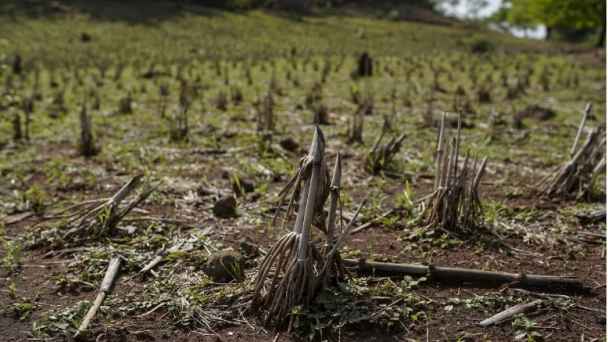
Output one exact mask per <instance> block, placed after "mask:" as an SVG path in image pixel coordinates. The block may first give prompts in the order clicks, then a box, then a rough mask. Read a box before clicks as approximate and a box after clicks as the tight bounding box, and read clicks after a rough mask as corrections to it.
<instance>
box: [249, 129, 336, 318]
mask: <svg viewBox="0 0 608 342" xmlns="http://www.w3.org/2000/svg"><path fill="white" fill-rule="evenodd" d="M324 154H325V140H324V138H323V133H322V132H321V130H320V129H319V128H318V127H317V128H316V130H315V135H314V138H313V142H312V145H311V147H310V150H309V153H308V155H307V156H306V157H304V158H302V159H301V160H300V163H299V165H298V170H297V172H296V174H295V175H294V176H293V177H292V179H291V180H290V181H289V182H288V183H287V185H285V187H284V188H283V189H282V190H281V191H280V192H279V200H280V201H279V202H280V203H279V208H280V207H281V204H282V202H283V200H284V198H285V197H286V195H287V192H288V191H289V190H291V188H292V187H293V186H294V185H295V188H294V190H293V192H292V195H291V199H290V202H289V206H288V208H287V215H289V214H290V213H291V209H292V207H293V204H294V201H296V200H298V199H299V206H298V213H297V216H296V222H295V225H294V229H293V231H292V232H290V233H287V234H286V235H284V236H283V237H281V238H280V239H279V240H278V241H277V243H275V244H274V246H272V248H271V249H270V251H269V252H268V253H267V255H266V258H264V261H263V262H262V264H261V266H260V269H259V271H258V275H257V277H256V280H255V291H254V295H253V298H252V301H251V308H252V309H255V308H260V307H261V308H264V309H267V310H268V316H267V318H266V323H270V322H272V321H275V323H277V324H280V323H281V322H282V321H283V319H284V318H285V317H287V314H288V313H289V312H291V309H292V308H293V307H294V306H296V305H298V304H299V303H301V302H302V301H303V300H306V304H307V303H308V301H309V300H310V299H311V298H312V295H313V293H314V269H313V258H314V259H316V260H319V261H320V255H313V253H314V252H313V251H316V249H315V248H313V247H312V246H310V244H309V240H310V230H311V224H312V221H313V217H315V216H322V215H323V204H324V203H325V201H326V200H327V197H328V195H329V171H328V170H327V164H326V163H325V161H324V160H323V157H324ZM319 203H320V205H319ZM319 209H320V210H319ZM277 214H278V212H277ZM275 218H276V215H275ZM317 252H318V251H317ZM285 256H287V258H285ZM272 268H274V275H273V276H272V281H271V282H270V284H269V285H268V286H267V287H266V292H265V294H264V295H263V296H262V298H261V300H260V301H259V300H258V299H259V297H260V295H261V292H262V289H264V287H265V286H264V285H266V277H267V276H268V275H269V272H270V270H271V269H272Z"/></svg>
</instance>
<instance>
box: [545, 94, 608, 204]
mask: <svg viewBox="0 0 608 342" xmlns="http://www.w3.org/2000/svg"><path fill="white" fill-rule="evenodd" d="M590 110H591V103H589V104H587V107H586V108H585V115H584V116H583V119H582V121H581V124H580V126H579V129H578V132H577V134H576V138H575V140H574V144H573V145H572V149H571V154H570V156H571V157H570V160H568V161H567V162H566V163H565V164H563V165H561V166H560V167H558V168H557V169H556V170H554V171H553V172H552V173H551V174H549V175H547V176H546V177H545V178H543V179H542V180H541V181H540V182H539V183H538V184H537V185H536V187H537V188H539V190H540V194H541V195H543V196H547V197H550V198H567V199H576V200H579V199H585V200H591V199H592V197H593V195H594V193H593V189H592V185H593V183H594V182H595V180H596V179H597V176H599V175H600V174H601V173H602V172H605V171H606V154H605V150H604V146H605V145H606V127H605V126H598V127H596V128H594V129H593V130H592V131H590V132H589V134H588V136H587V140H586V141H585V143H584V144H583V145H582V146H581V147H580V148H579V149H578V150H577V147H578V146H577V145H578V141H579V139H580V136H581V133H582V131H583V128H584V126H585V120H586V119H587V116H588V115H589V111H590Z"/></svg>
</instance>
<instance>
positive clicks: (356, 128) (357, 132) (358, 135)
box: [347, 102, 371, 144]
mask: <svg viewBox="0 0 608 342" xmlns="http://www.w3.org/2000/svg"><path fill="white" fill-rule="evenodd" d="M366 103H367V105H365V104H362V105H359V107H358V108H357V111H355V113H354V114H353V126H352V128H349V132H348V141H347V143H348V144H352V143H356V142H358V143H362V142H363V116H364V115H365V112H366V111H367V110H368V109H367V108H368V106H370V105H371V103H368V102H366Z"/></svg>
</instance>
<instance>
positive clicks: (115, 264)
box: [74, 255, 122, 337]
mask: <svg viewBox="0 0 608 342" xmlns="http://www.w3.org/2000/svg"><path fill="white" fill-rule="evenodd" d="M121 260H122V257H120V256H119V255H114V256H113V257H112V259H110V263H109V264H108V270H107V271H106V275H105V276H104V277H103V281H102V282H101V287H100V288H99V293H98V294H97V298H95V302H94V303H93V306H92V307H91V308H90V309H89V312H87V315H86V316H85V317H84V319H83V320H82V323H81V324H80V326H79V327H78V331H77V332H76V335H74V337H78V335H80V333H82V332H83V331H85V330H87V329H88V327H89V324H90V323H91V320H92V319H93V317H95V314H96V313H97V310H99V307H100V306H101V303H102V302H103V300H104V299H105V298H106V295H109V294H110V289H111V288H112V283H113V282H114V278H115V277H116V274H117V273H118V270H119V268H120V261H121Z"/></svg>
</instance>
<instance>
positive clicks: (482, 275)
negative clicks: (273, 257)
mask: <svg viewBox="0 0 608 342" xmlns="http://www.w3.org/2000/svg"><path fill="white" fill-rule="evenodd" d="M343 262H344V265H345V266H347V267H357V266H359V267H360V268H361V269H363V270H365V271H371V270H375V271H381V272H387V273H393V274H395V275H406V274H408V275H416V276H421V277H422V276H425V275H426V274H427V273H428V272H432V273H433V274H434V276H435V277H436V278H435V279H464V280H468V281H484V282H488V281H493V282H501V283H503V284H504V283H511V282H514V281H519V283H518V284H519V285H521V286H543V287H547V286H570V287H582V286H583V281H582V280H579V279H576V278H574V277H560V276H539V275H530V274H515V273H503V272H489V271H479V270H471V269H466V268H453V267H440V266H431V267H430V268H429V266H420V265H407V264H396V263H389V262H374V263H373V264H372V263H371V262H369V261H366V260H365V259H361V260H353V259H344V260H343ZM431 269H432V270H431Z"/></svg>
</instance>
